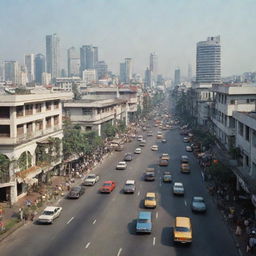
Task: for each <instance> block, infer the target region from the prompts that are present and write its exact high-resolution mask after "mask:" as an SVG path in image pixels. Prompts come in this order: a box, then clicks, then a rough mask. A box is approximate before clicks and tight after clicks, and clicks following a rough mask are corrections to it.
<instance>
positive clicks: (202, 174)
mask: <svg viewBox="0 0 256 256" xmlns="http://www.w3.org/2000/svg"><path fill="white" fill-rule="evenodd" d="M201 176H202V179H203V181H204V173H203V172H201Z"/></svg>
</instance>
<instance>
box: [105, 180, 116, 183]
mask: <svg viewBox="0 0 256 256" xmlns="http://www.w3.org/2000/svg"><path fill="white" fill-rule="evenodd" d="M112 182H114V181H112V180H106V181H104V183H112Z"/></svg>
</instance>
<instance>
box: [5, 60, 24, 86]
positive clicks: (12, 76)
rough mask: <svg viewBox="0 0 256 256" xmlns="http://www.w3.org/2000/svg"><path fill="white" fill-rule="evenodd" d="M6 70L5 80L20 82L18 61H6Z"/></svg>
mask: <svg viewBox="0 0 256 256" xmlns="http://www.w3.org/2000/svg"><path fill="white" fill-rule="evenodd" d="M4 71H5V73H4V76H5V81H11V82H12V83H14V84H18V83H19V77H20V67H19V63H18V62H17V61H5V63H4Z"/></svg>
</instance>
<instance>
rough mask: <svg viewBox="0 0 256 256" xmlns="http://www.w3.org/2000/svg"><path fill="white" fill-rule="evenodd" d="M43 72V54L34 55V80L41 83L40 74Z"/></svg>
mask: <svg viewBox="0 0 256 256" xmlns="http://www.w3.org/2000/svg"><path fill="white" fill-rule="evenodd" d="M44 72H45V56H44V55H43V54H41V53H39V54H37V55H36V56H35V81H36V83H37V84H42V74H43V73H44Z"/></svg>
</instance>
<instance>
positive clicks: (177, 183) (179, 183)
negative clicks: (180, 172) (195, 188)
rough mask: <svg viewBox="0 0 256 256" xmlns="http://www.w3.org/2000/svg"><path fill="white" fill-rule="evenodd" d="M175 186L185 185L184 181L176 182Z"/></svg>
mask: <svg viewBox="0 0 256 256" xmlns="http://www.w3.org/2000/svg"><path fill="white" fill-rule="evenodd" d="M174 186H183V183H181V182H174Z"/></svg>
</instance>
